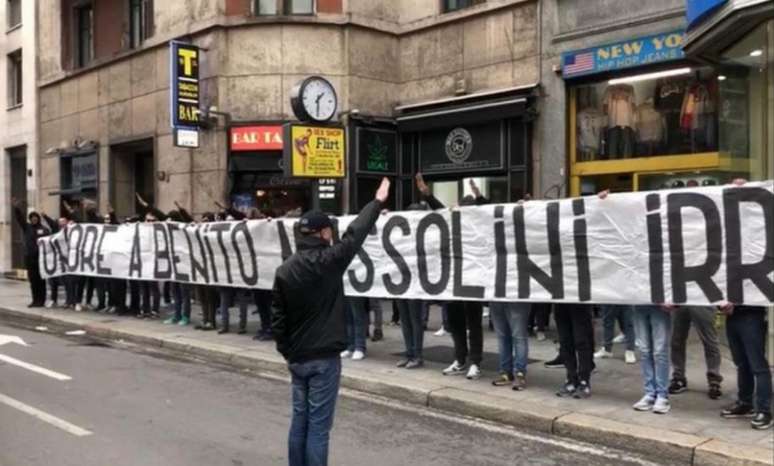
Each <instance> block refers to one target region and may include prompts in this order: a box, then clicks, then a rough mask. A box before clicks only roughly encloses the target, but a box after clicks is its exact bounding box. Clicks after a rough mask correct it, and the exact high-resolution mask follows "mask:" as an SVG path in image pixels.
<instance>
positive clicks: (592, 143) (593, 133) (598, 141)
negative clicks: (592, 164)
mask: <svg viewBox="0 0 774 466" xmlns="http://www.w3.org/2000/svg"><path fill="white" fill-rule="evenodd" d="M606 127H607V116H605V114H604V113H602V112H601V111H599V110H597V109H596V108H594V107H588V108H586V109H584V110H582V111H581V112H579V113H578V149H579V150H580V151H581V154H582V155H584V156H585V157H583V158H589V156H593V155H596V154H598V153H599V149H600V147H601V146H602V137H603V133H604V129H605V128H606Z"/></svg>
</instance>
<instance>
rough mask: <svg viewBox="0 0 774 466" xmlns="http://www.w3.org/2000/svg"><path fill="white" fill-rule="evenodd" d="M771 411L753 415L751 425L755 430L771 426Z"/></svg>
mask: <svg viewBox="0 0 774 466" xmlns="http://www.w3.org/2000/svg"><path fill="white" fill-rule="evenodd" d="M771 424H772V423H771V413H757V414H755V416H753V419H752V421H750V425H751V426H752V428H753V429H755V430H764V429H768V428H769V427H771Z"/></svg>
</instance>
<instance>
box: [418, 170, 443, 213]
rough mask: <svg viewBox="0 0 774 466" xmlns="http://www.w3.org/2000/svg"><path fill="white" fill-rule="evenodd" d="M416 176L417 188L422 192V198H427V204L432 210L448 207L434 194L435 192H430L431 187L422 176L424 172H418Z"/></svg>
mask: <svg viewBox="0 0 774 466" xmlns="http://www.w3.org/2000/svg"><path fill="white" fill-rule="evenodd" d="M414 178H415V179H416V182H417V189H418V190H419V192H420V193H421V194H422V198H423V199H424V200H425V202H427V205H429V206H430V208H431V209H432V210H438V209H443V208H445V207H446V206H444V205H443V203H442V202H441V201H439V200H438V199H436V197H435V196H433V193H431V192H430V187H429V186H427V183H425V179H424V177H423V176H422V173H417V174H416V176H415V177H414Z"/></svg>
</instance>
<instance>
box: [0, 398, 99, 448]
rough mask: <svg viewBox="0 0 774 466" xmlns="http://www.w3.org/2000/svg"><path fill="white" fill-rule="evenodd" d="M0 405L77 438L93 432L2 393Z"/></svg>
mask: <svg viewBox="0 0 774 466" xmlns="http://www.w3.org/2000/svg"><path fill="white" fill-rule="evenodd" d="M0 403H3V404H5V405H8V406H10V407H11V408H15V409H18V410H19V411H21V412H23V413H26V414H29V415H30V416H32V417H35V418H38V419H40V420H41V421H43V422H47V423H49V424H51V425H52V426H54V427H58V428H60V429H62V430H63V431H65V432H67V433H69V434H73V435H75V436H76V437H86V436H87V435H91V434H92V432H91V431H88V430H86V429H83V428H81V427H78V426H76V425H74V424H70V423H69V422H67V421H65V420H62V419H59V418H58V417H56V416H52V415H51V414H48V413H46V412H43V411H41V410H39V409H36V408H33V407H32V406H29V405H25V404H24V403H22V402H21V401H18V400H14V399H13V398H11V397H9V396H5V395H3V394H2V393H0Z"/></svg>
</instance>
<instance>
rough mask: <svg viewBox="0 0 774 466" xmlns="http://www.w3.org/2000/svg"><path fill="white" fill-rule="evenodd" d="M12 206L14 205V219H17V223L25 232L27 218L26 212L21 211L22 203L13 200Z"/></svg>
mask: <svg viewBox="0 0 774 466" xmlns="http://www.w3.org/2000/svg"><path fill="white" fill-rule="evenodd" d="M11 204H12V205H13V218H15V219H16V222H17V223H18V224H19V226H20V227H21V228H22V230H24V229H25V228H27V217H25V216H24V212H22V210H21V202H19V200H18V199H16V198H13V199H11Z"/></svg>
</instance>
